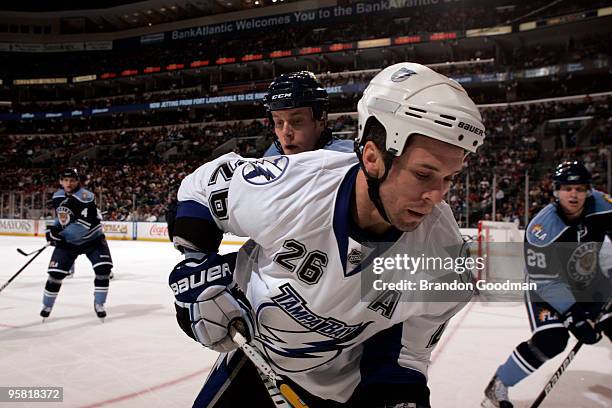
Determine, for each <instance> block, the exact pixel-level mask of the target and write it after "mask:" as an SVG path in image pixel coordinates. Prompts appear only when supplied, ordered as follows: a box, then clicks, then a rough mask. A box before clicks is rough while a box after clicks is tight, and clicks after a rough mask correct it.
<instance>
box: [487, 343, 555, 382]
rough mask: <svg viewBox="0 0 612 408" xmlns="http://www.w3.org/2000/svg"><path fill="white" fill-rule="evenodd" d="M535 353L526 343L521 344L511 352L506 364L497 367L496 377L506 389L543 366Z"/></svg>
mask: <svg viewBox="0 0 612 408" xmlns="http://www.w3.org/2000/svg"><path fill="white" fill-rule="evenodd" d="M536 353H537V351H536V350H533V348H532V347H531V346H530V345H529V344H528V343H527V342H522V343H521V344H519V345H518V347H517V348H515V349H514V351H512V354H510V356H509V357H508V359H507V360H506V362H505V363H504V364H502V365H501V366H499V368H498V369H497V372H496V375H497V377H499V379H500V380H501V382H502V383H503V384H504V385H505V386H507V387H512V386H513V385H515V384H517V383H518V382H520V381H521V380H522V379H523V378H525V377H527V376H528V375H529V374H531V373H533V372H534V371H535V370H537V369H538V368H540V366H541V365H542V364H543V362H544V361H542V360H541V359H539V358H538V357H537V356H536Z"/></svg>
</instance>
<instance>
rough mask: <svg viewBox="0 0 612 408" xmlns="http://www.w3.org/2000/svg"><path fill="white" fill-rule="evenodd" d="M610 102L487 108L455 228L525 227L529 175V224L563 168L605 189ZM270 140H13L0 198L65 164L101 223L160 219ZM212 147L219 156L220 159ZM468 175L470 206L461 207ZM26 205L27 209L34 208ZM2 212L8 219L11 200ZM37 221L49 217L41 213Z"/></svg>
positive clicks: (222, 132) (240, 128)
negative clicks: (182, 190)
mask: <svg viewBox="0 0 612 408" xmlns="http://www.w3.org/2000/svg"><path fill="white" fill-rule="evenodd" d="M611 103H612V99H611V98H607V99H597V100H592V99H590V98H587V99H586V100H583V101H582V102H550V103H538V104H522V105H511V106H503V107H496V108H486V109H483V118H484V121H485V124H486V126H487V143H486V144H485V146H484V148H482V150H481V151H479V153H478V154H476V155H472V156H470V157H469V159H468V161H467V162H466V165H465V171H464V172H463V173H462V174H461V175H460V176H459V177H458V178H457V179H456V180H455V182H454V183H453V187H452V188H451V191H450V192H449V194H448V197H447V201H448V202H449V204H450V205H451V207H452V209H453V211H454V213H455V215H456V217H457V219H458V220H459V222H460V225H462V226H465V225H466V222H467V219H466V218H467V216H469V224H470V225H474V224H475V223H476V222H477V220H479V219H492V218H493V216H492V204H493V201H494V200H495V204H496V213H495V216H494V218H495V219H496V220H499V221H514V220H518V222H520V223H521V224H522V223H523V219H524V215H525V211H526V210H525V208H524V196H525V191H524V186H525V182H524V180H525V173H526V172H527V173H528V175H529V179H530V186H531V187H530V190H529V192H528V195H529V204H528V205H529V208H528V212H529V213H528V214H529V216H530V217H531V216H533V215H534V214H535V213H536V212H537V211H538V210H539V209H541V208H542V207H543V206H544V205H546V204H548V203H549V202H550V201H551V200H552V186H551V184H550V172H551V171H552V169H553V167H554V165H555V163H557V162H559V161H561V160H562V159H570V158H572V159H584V160H585V161H586V162H587V167H588V168H589V170H591V171H592V173H593V175H594V183H595V185H596V187H598V188H600V189H604V190H605V189H606V183H607V178H606V177H607V176H606V170H605V169H606V166H607V160H608V151H607V150H606V146H605V144H606V143H608V144H609V135H610V130H611V124H612V117H611V116H610V109H609V107H610V104H611ZM585 115H588V116H590V117H591V118H592V119H591V120H592V121H594V122H593V123H596V126H595V128H593V129H592V131H591V132H590V139H581V140H578V141H576V143H575V144H574V145H572V146H571V147H570V148H567V147H566V148H565V149H563V148H559V146H558V144H556V143H555V141H554V139H555V138H556V137H557V134H556V133H555V132H551V131H550V128H549V127H547V126H545V124H548V123H550V122H547V121H549V120H550V119H563V118H572V117H577V116H585ZM329 125H330V128H331V129H332V130H333V132H335V133H336V134H337V135H341V136H342V137H347V136H348V137H354V134H355V129H356V119H355V118H354V117H353V116H340V117H338V118H336V119H334V120H330V123H329ZM549 139H550V140H552V142H550V143H548V144H549V145H552V146H556V147H557V149H556V150H555V149H554V148H553V149H552V150H551V151H544V150H543V149H542V145H543V143H547V141H548V140H549ZM272 140H273V139H272V137H271V133H270V132H269V131H268V129H267V127H266V124H265V121H263V122H261V121H252V122H246V123H245V122H236V123H225V124H219V123H209V124H207V123H204V124H200V125H197V126H195V125H193V126H184V127H158V128H152V129H131V130H130V129H126V130H122V131H115V132H98V133H82V134H67V135H56V136H37V137H32V136H29V137H22V136H10V137H8V138H4V139H0V161H1V162H2V163H3V167H4V168H5V171H4V172H3V174H2V175H0V191H4V192H18V193H19V194H20V193H21V192H23V193H24V194H25V195H26V197H29V196H31V195H32V194H40V195H41V197H42V194H43V193H46V194H51V193H52V190H53V189H55V188H56V187H55V186H56V185H57V174H58V171H59V170H60V168H61V167H62V166H65V165H66V163H70V164H71V165H74V166H76V167H78V168H79V169H81V172H82V174H86V175H87V179H86V180H85V185H86V186H87V187H88V188H90V189H92V191H94V193H95V194H96V197H98V200H99V201H100V207H101V208H102V210H103V211H105V213H106V214H105V219H107V220H140V221H143V220H149V221H151V220H160V219H163V214H164V208H165V207H166V205H167V203H168V200H170V199H172V197H173V196H174V194H175V191H176V189H177V188H178V185H179V183H180V181H181V179H182V178H183V177H184V176H185V175H186V174H188V173H189V172H191V171H193V170H195V168H197V167H198V166H199V165H201V164H202V163H204V162H205V161H207V160H208V159H210V158H211V156H213V155H215V154H222V153H225V152H227V151H235V152H237V153H239V154H242V155H245V156H247V157H260V156H261V155H262V154H263V152H264V150H265V149H266V148H267V147H268V146H269V145H270V143H271V142H272ZM551 143H552V144H551ZM217 148H224V149H223V150H222V151H216V149H217ZM607 148H608V149H609V146H608V147H607ZM83 152H90V153H92V155H84V154H82V153H83ZM468 174H469V200H468V199H467V198H466V187H467V186H466V183H467V181H468V180H467V176H468ZM493 174H495V175H496V178H495V180H494V178H493ZM494 181H495V182H496V185H495V186H493V183H494ZM494 187H495V188H494ZM49 198H50V195H49ZM43 201H44V200H43V199H42V198H38V196H36V199H32V200H31V202H36V203H38V205H42V203H43ZM468 201H469V207H468ZM25 203H26V210H27V209H28V208H29V207H28V206H29V203H30V201H29V200H25ZM3 204H4V209H3V210H4V211H3V214H4V215H5V216H6V215H7V214H8V213H9V209H8V199H4V200H3ZM30 207H31V206H30ZM30 209H32V210H34V208H30ZM468 213H469V214H468ZM32 214H39V213H38V212H37V213H34V212H32ZM42 214H44V215H47V216H49V215H50V214H49V213H48V212H44V211H43V212H42ZM9 215H10V214H9ZM13 215H17V214H13Z"/></svg>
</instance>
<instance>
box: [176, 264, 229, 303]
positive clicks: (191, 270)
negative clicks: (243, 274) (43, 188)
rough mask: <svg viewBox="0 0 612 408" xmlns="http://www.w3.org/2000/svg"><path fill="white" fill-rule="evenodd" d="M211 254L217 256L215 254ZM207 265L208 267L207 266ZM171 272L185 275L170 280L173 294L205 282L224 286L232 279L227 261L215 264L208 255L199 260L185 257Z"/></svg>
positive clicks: (178, 293)
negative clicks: (173, 280) (176, 279)
mask: <svg viewBox="0 0 612 408" xmlns="http://www.w3.org/2000/svg"><path fill="white" fill-rule="evenodd" d="M212 256H213V257H217V255H216V254H214V255H212ZM209 265H210V267H208V268H207V266H209ZM172 273H173V275H174V276H180V275H182V274H184V276H185V277H184V278H182V279H179V280H178V281H176V282H170V288H171V289H172V291H173V292H174V295H175V296H176V295H180V294H181V293H184V292H187V291H188V290H190V289H196V288H198V287H199V286H202V285H204V284H207V283H210V284H215V285H224V286H225V285H227V284H228V283H231V281H232V270H231V268H230V265H229V263H228V262H224V263H222V264H215V263H214V261H213V260H209V257H205V258H204V259H201V260H199V261H196V260H194V259H187V260H185V261H183V262H181V263H180V264H178V265H177V266H176V267H175V268H174V271H173V272H172Z"/></svg>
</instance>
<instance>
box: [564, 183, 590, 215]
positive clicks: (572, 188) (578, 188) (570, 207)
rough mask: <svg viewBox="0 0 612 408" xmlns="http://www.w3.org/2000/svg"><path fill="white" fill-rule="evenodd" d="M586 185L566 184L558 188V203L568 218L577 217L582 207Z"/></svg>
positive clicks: (585, 195) (586, 189)
mask: <svg viewBox="0 0 612 408" xmlns="http://www.w3.org/2000/svg"><path fill="white" fill-rule="evenodd" d="M587 191H588V186H586V185H584V184H566V185H563V186H561V188H560V189H559V204H560V205H561V209H562V210H563V213H564V214H565V215H566V217H568V218H569V219H572V218H576V217H579V216H580V214H582V210H583V209H584V202H585V201H586V198H587Z"/></svg>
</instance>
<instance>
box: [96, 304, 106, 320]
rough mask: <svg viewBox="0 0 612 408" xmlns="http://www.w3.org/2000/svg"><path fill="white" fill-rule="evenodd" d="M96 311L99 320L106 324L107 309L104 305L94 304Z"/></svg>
mask: <svg viewBox="0 0 612 408" xmlns="http://www.w3.org/2000/svg"><path fill="white" fill-rule="evenodd" d="M94 310H95V312H96V315H97V316H98V318H100V320H101V321H102V322H104V318H105V317H106V309H105V308H104V305H102V304H100V303H94Z"/></svg>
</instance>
